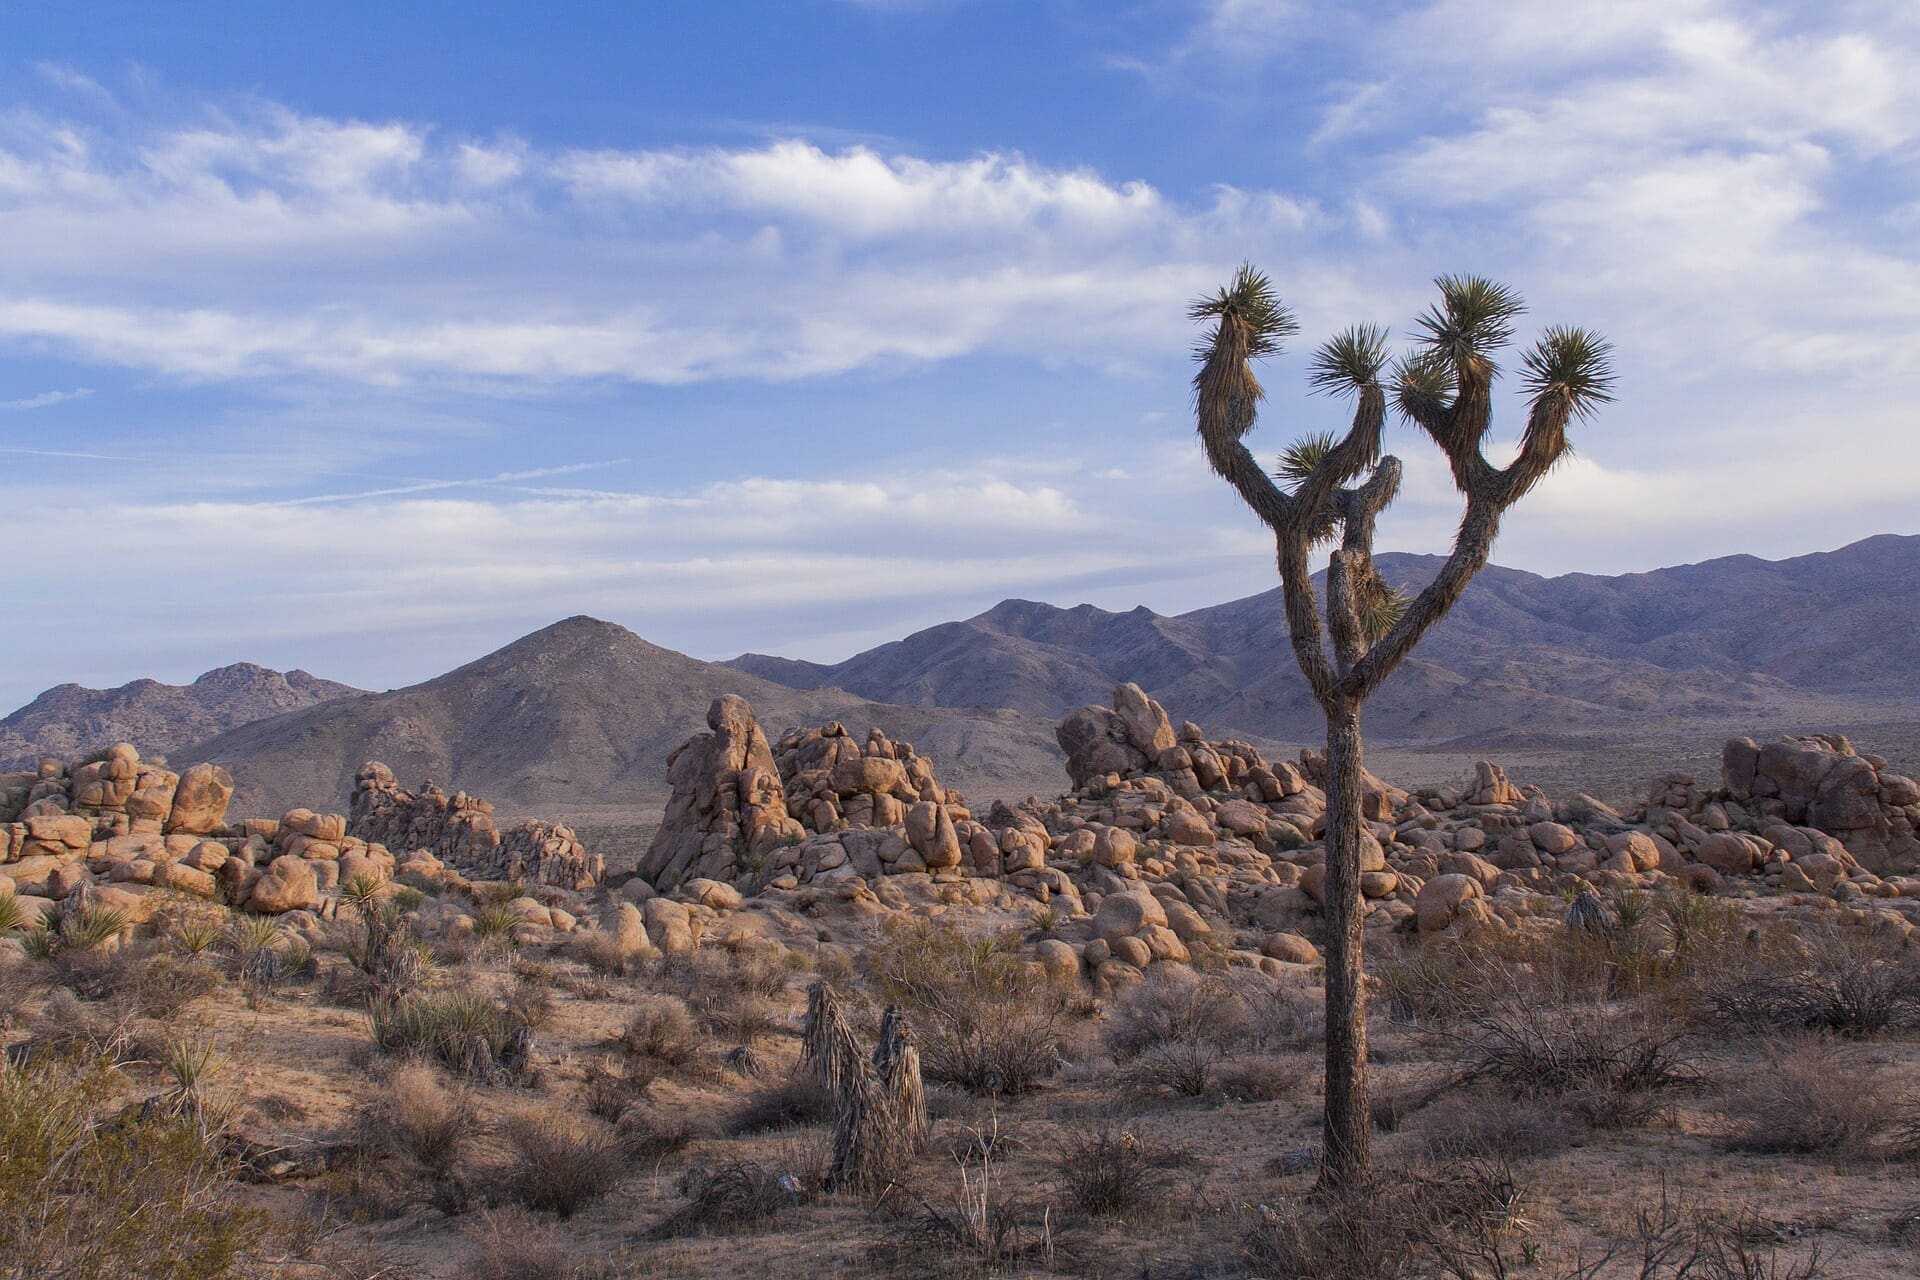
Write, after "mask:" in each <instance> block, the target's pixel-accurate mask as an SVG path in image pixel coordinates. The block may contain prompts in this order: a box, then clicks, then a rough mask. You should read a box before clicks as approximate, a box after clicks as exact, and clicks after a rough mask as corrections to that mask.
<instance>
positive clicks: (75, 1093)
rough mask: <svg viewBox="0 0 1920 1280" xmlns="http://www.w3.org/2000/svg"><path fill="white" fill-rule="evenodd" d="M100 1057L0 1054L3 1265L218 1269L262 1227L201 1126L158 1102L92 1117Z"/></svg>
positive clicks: (185, 1273)
mask: <svg viewBox="0 0 1920 1280" xmlns="http://www.w3.org/2000/svg"><path fill="white" fill-rule="evenodd" d="M111 1087H112V1082H111V1078H110V1075H109V1073H108V1072H107V1071H106V1070H104V1069H103V1068H99V1067H92V1068H89V1067H87V1066H85V1065H83V1064H81V1063H79V1062H76V1061H72V1060H63V1059H59V1058H54V1057H51V1056H49V1057H46V1058H40V1059H37V1060H34V1061H30V1062H28V1063H27V1064H26V1065H24V1066H17V1065H14V1064H12V1063H9V1062H0V1151H4V1152H5V1153H6V1158H5V1160H4V1161H0V1275H5V1276H8V1277H10V1278H11V1277H18V1278H19V1280H26V1278H27V1277H40V1276H49V1277H51V1276H59V1277H62V1280H69V1278H70V1280H119V1278H120V1277H126V1276H135V1275H138V1276H142V1277H154V1278H156V1280H219V1278H221V1277H228V1276H233V1275H236V1274H238V1270H237V1269H238V1266H239V1263H240V1260H241V1259H242V1257H243V1256H244V1255H245V1254H246V1253H247V1252H248V1251H249V1250H251V1249H252V1248H253V1247H254V1246H255V1245H256V1243H257V1242H258V1239H259V1237H260V1234H261V1232H262V1229H263V1220H262V1219H261V1217H260V1216H259V1215H258V1214H256V1213H254V1212H252V1211H250V1210H247V1209H244V1208H242V1207H240V1206H239V1205H238V1204H237V1203H235V1202H234V1201H233V1200H232V1198H231V1197H230V1195H229V1194H228V1190H227V1186H228V1184H227V1181H226V1173H227V1170H226V1169H225V1167H224V1166H223V1164H222V1161H221V1159H220V1157H219V1154H218V1150H217V1147H216V1145H215V1142H214V1140H213V1139H212V1138H211V1137H210V1135H209V1134H208V1133H206V1132H205V1131H204V1130H200V1129H197V1128H195V1127H194V1126H191V1125H188V1124H183V1123H180V1122H179V1121H177V1120H175V1119H174V1118H172V1117H171V1116H169V1115H167V1114H166V1112H165V1110H164V1109H161V1110H160V1111H158V1112H156V1113H155V1114H153V1115H152V1116H150V1117H146V1118H142V1117H132V1118H128V1119H123V1120H121V1121H119V1122H117V1123H114V1124H100V1123H97V1122H96V1121H95V1119H94V1114H95V1112H96V1110H97V1109H98V1108H99V1107H100V1106H101V1105H102V1104H103V1103H104V1102H105V1101H106V1100H107V1096H108V1094H109V1092H110V1089H111Z"/></svg>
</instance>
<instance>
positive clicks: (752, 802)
mask: <svg viewBox="0 0 1920 1280" xmlns="http://www.w3.org/2000/svg"><path fill="white" fill-rule="evenodd" d="M707 724H708V726H709V731H708V732H706V733H701V734H696V735H694V736H693V737H692V738H691V739H689V740H688V741H687V742H686V743H685V744H683V745H682V746H681V747H679V748H678V749H677V750H676V751H675V752H674V753H673V754H672V755H671V756H669V757H668V758H667V778H668V781H669V782H670V783H671V784H672V786H673V794H672V796H671V798H670V799H669V800H668V802H667V811H666V815H665V817H664V818H663V819H662V820H661V824H660V829H659V831H658V832H657V833H656V834H655V836H654V839H653V844H652V846H651V847H650V848H649V849H648V851H647V856H646V858H645V860H644V861H643V862H642V863H641V865H640V875H641V877H642V878H643V879H646V880H648V881H650V882H651V883H654V884H657V885H660V886H663V887H667V888H672V887H676V886H679V885H682V884H685V883H687V882H688V881H691V880H695V879H705V880H717V881H736V882H739V883H740V884H741V885H742V886H743V887H744V888H746V889H749V890H756V891H757V890H759V889H762V888H776V889H779V888H793V887H795V886H797V885H799V884H801V883H804V882H807V881H811V880H813V879H815V878H816V877H819V878H823V879H833V880H837V879H845V878H847V877H850V876H879V875H885V874H905V873H908V872H922V871H925V872H934V873H938V874H941V875H946V876H957V875H960V874H963V867H962V864H963V863H964V862H965V860H966V857H967V855H968V852H969V850H970V849H971V848H972V847H973V845H974V843H976V840H975V837H976V834H977V832H978V831H979V830H981V828H980V827H979V824H977V823H975V822H973V821H972V815H971V814H969V813H968V812H967V810H966V807H965V803H964V800H963V798H962V797H961V795H960V793H959V792H957V791H954V790H952V789H951V788H949V787H945V786H942V785H941V783H940V780H939V779H938V778H937V777H935V776H934V769H933V761H932V760H930V759H929V758H927V757H926V756H923V755H921V754H920V753H918V752H917V751H915V750H914V749H913V747H912V745H911V744H909V743H905V742H894V741H892V740H891V739H889V738H888V737H887V735H886V734H885V733H883V732H881V731H880V730H878V729H875V730H873V731H872V732H870V733H869V734H868V735H867V736H866V739H865V740H864V741H861V740H856V739H855V738H854V737H853V736H852V735H851V734H850V733H848V731H847V729H846V726H845V725H842V724H839V723H837V722H833V723H828V724H825V725H822V726H821V727H819V728H817V729H793V730H790V731H788V732H787V733H785V734H784V735H782V736H781V738H780V741H779V744H778V746H777V747H769V746H768V745H767V739H766V735H765V734H763V733H762V732H761V730H760V726H759V723H758V722H757V721H756V720H755V719H754V716H753V708H752V707H751V706H749V705H748V704H747V702H746V700H745V699H744V698H739V697H734V696H728V697H724V698H720V699H718V700H716V701H715V702H714V704H713V706H712V707H711V708H710V709H709V710H708V713H707ZM996 861H997V858H996Z"/></svg>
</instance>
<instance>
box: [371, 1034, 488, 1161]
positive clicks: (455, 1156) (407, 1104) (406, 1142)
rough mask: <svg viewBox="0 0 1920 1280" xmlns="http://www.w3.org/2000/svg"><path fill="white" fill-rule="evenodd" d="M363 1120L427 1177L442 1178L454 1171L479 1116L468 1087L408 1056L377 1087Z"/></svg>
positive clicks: (381, 1140) (375, 1138) (374, 1137)
mask: <svg viewBox="0 0 1920 1280" xmlns="http://www.w3.org/2000/svg"><path fill="white" fill-rule="evenodd" d="M364 1125H365V1130H366V1133H367V1136H368V1137H369V1139H371V1140H373V1141H375V1142H377V1143H379V1144H380V1145H381V1146H383V1147H384V1148H385V1149H386V1150H387V1151H389V1152H390V1153H392V1154H394V1155H397V1156H401V1157H403V1158H404V1159H407V1160H409V1161H411V1162H412V1163H413V1164H414V1165H415V1166H417V1167H418V1168H419V1170H420V1171H421V1173H422V1174H423V1175H425V1176H426V1177H427V1178H428V1179H430V1180H432V1181H434V1182H443V1181H445V1180H447V1179H449V1178H450V1177H451V1176H452V1175H453V1171H454V1167H455V1165H456V1164H458V1162H459V1160H460V1156H461V1153H462V1152H463V1151H465V1150H466V1147H467V1144H468V1143H469V1142H470V1141H471V1140H472V1138H473V1135H474V1132H475V1131H476V1130H477V1129H478V1127H479V1120H478V1117H477V1116H476V1115H475V1113H474V1107H473V1100H472V1098H471V1097H469V1096H468V1095H467V1093H466V1092H465V1090H463V1089H458V1088H448V1087H447V1085H446V1083H445V1082H444V1081H443V1080H442V1079H441V1078H440V1076H439V1074H438V1073H436V1072H434V1071H433V1070H431V1069H429V1068H428V1067H426V1066H425V1065H424V1064H421V1063H418V1062H404V1063H401V1064H400V1065H399V1066H397V1067H395V1068H394V1070H393V1071H392V1073H391V1074H389V1075H388V1076H387V1078H386V1080H385V1081H384V1082H383V1083H382V1084H381V1086H380V1088H379V1089H378V1091H377V1092H376V1093H375V1095H374V1100H373V1105H372V1106H371V1107H370V1108H369V1109H368V1112H367V1115H366V1119H365V1121H364Z"/></svg>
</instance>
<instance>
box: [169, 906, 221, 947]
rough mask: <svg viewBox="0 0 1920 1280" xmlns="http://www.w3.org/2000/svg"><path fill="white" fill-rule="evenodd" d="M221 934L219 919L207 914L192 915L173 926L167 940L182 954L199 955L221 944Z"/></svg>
mask: <svg viewBox="0 0 1920 1280" xmlns="http://www.w3.org/2000/svg"><path fill="white" fill-rule="evenodd" d="M220 936H221V928H220V923H219V921H217V920H213V919H210V918H209V917H207V916H190V917H188V918H187V919H185V920H182V921H181V922H180V923H179V924H176V925H175V926H174V927H173V932H172V933H170V934H169V935H168V937H167V940H168V942H169V943H171V944H172V946H173V948H174V950H176V951H178V952H180V954H182V955H187V956H199V955H205V954H206V953H207V952H209V951H211V950H213V948H215V947H216V946H218V945H220Z"/></svg>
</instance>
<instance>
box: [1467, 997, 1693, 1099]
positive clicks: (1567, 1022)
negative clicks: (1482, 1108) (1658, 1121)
mask: <svg viewBox="0 0 1920 1280" xmlns="http://www.w3.org/2000/svg"><path fill="white" fill-rule="evenodd" d="M1465 1023H1466V1026H1467V1027H1468V1029H1469V1030H1468V1034H1467V1037H1466V1040H1465V1045H1464V1048H1465V1059H1466V1061H1465V1071H1464V1074H1465V1077H1466V1078H1467V1079H1470V1080H1473V1079H1479V1080H1493V1081H1497V1082H1499V1083H1501V1084H1503V1085H1505V1086H1507V1087H1508V1088H1510V1089H1513V1090H1515V1091H1517V1092H1520V1093H1523V1094H1533V1095H1550V1096H1563V1097H1574V1098H1580V1097H1583V1096H1584V1097H1594V1096H1600V1097H1605V1096H1607V1095H1613V1096H1615V1097H1633V1096H1638V1095H1644V1094H1649V1093H1654V1092H1657V1091H1659V1090H1663V1089H1667V1088H1671V1087H1674V1086H1677V1085H1683V1084H1692V1083H1695V1082H1697V1081H1698V1079H1699V1076H1698V1073H1697V1072H1696V1071H1695V1070H1694V1068H1693V1066H1692V1064H1691V1062H1690V1061H1689V1060H1688V1058H1687V1056H1686V1053H1685V1043H1686V1036H1685V1032H1684V1029H1683V1028H1681V1027H1680V1026H1679V1025H1678V1024H1677V1023H1676V1022H1674V1021H1672V1020H1670V1019H1667V1018H1664V1017H1662V1016H1661V1015H1660V1014H1658V1013H1657V1012H1656V1011H1654V1010H1652V1009H1651V1008H1648V1007H1644V1006H1641V1007H1629V1008H1617V1007H1613V1006H1607V1005H1555V1004H1527V1003H1523V1002H1518V1001H1516V1002H1514V1003H1511V1004H1509V1005H1507V1006H1506V1007H1504V1008H1489V1009H1486V1010H1483V1011H1481V1012H1478V1013H1475V1014H1473V1015H1472V1016H1470V1017H1468V1018H1467V1019H1465Z"/></svg>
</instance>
